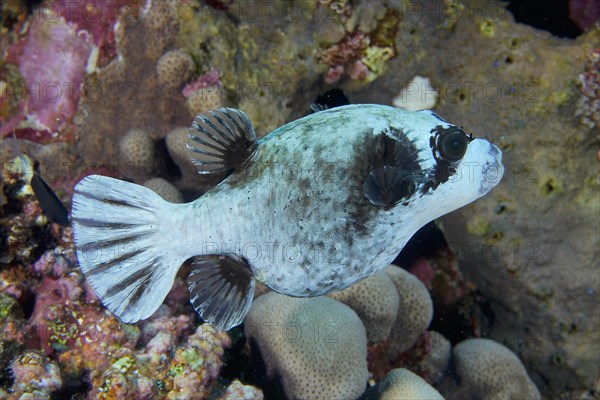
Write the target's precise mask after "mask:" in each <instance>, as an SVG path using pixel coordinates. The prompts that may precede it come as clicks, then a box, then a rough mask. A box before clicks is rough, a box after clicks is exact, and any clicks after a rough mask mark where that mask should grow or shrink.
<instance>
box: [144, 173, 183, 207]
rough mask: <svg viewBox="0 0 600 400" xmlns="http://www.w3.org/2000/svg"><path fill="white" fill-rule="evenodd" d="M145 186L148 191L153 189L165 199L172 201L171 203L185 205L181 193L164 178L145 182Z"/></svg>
mask: <svg viewBox="0 0 600 400" xmlns="http://www.w3.org/2000/svg"><path fill="white" fill-rule="evenodd" d="M144 186H146V187H147V188H148V189H152V190H153V191H154V192H156V193H157V194H158V195H160V197H162V198H163V199H165V200H167V201H170V202H171V203H183V195H182V194H181V192H180V191H179V190H178V189H177V188H176V187H175V186H173V185H172V184H171V183H170V182H169V181H167V180H165V179H163V178H152V179H148V180H147V181H146V182H144Z"/></svg>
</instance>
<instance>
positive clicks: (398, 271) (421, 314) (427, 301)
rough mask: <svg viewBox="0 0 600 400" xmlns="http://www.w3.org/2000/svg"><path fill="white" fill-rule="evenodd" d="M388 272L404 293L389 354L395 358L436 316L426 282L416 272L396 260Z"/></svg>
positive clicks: (390, 340) (388, 268) (411, 343)
mask: <svg viewBox="0 0 600 400" xmlns="http://www.w3.org/2000/svg"><path fill="white" fill-rule="evenodd" d="M385 272H386V273H387V274H388V275H389V276H390V278H391V280H392V282H394V285H395V286H396V289H397V290H398V293H399V294H400V306H399V308H398V317H397V318H396V322H394V326H393V327H392V331H391V333H390V338H389V343H390V346H389V356H390V357H391V358H394V357H396V356H397V355H398V354H399V353H401V352H403V351H405V350H407V349H409V348H410V347H411V346H412V345H413V344H414V343H415V340H416V339H417V338H418V337H419V335H421V334H422V333H423V332H424V331H425V329H427V327H428V326H429V323H430V322H431V319H432V318H433V303H432V301H431V296H430V295H429V292H428V291H427V288H426V287H425V285H423V283H421V281H419V279H417V278H416V277H415V276H414V275H412V274H410V273H409V272H406V271H405V270H403V269H402V268H400V267H398V266H395V265H393V264H392V265H390V266H388V267H387V268H386V269H385Z"/></svg>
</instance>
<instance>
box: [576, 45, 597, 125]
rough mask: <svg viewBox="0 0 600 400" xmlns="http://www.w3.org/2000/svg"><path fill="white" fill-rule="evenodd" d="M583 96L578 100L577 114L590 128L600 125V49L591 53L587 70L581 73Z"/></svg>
mask: <svg viewBox="0 0 600 400" xmlns="http://www.w3.org/2000/svg"><path fill="white" fill-rule="evenodd" d="M579 80H580V82H581V93H582V96H581V97H580V98H579V100H577V109H576V110H575V115H576V116H579V118H580V121H581V123H582V124H584V125H585V126H587V127H588V128H590V129H593V128H594V127H596V126H598V125H600V49H595V50H593V51H592V52H591V53H590V55H589V63H588V66H587V68H586V71H585V72H584V73H583V74H580V75H579Z"/></svg>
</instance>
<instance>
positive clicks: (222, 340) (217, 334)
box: [164, 324, 231, 399]
mask: <svg viewBox="0 0 600 400" xmlns="http://www.w3.org/2000/svg"><path fill="white" fill-rule="evenodd" d="M229 346H231V338H230V337H229V335H228V334H227V333H225V332H221V331H216V330H215V329H214V328H213V327H212V326H210V325H208V324H204V325H201V326H199V327H198V329H196V332H195V333H194V334H193V335H191V336H190V337H189V338H188V339H187V343H186V344H185V345H183V346H181V347H179V348H177V349H176V350H175V354H174V356H173V359H172V360H171V363H170V364H169V367H168V370H167V378H166V379H165V384H164V385H165V388H167V389H168V392H167V396H166V398H167V399H202V398H205V397H207V395H208V394H209V393H210V392H209V388H210V386H211V385H212V384H213V383H214V382H215V381H216V379H217V378H218V376H219V370H220V369H221V366H222V365H223V352H224V349H225V348H227V347H229Z"/></svg>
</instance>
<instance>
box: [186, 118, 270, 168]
mask: <svg viewBox="0 0 600 400" xmlns="http://www.w3.org/2000/svg"><path fill="white" fill-rule="evenodd" d="M187 148H188V149H189V150H190V155H191V157H192V162H193V163H194V165H196V168H197V170H198V173H199V174H212V173H221V172H230V171H231V170H238V169H240V168H241V167H242V166H243V164H244V163H245V162H247V161H248V160H249V159H250V158H251V157H252V155H254V153H256V150H257V148H258V143H257V141H256V134H255V133H254V127H253V126H252V122H250V119H249V118H248V116H247V115H246V113H244V112H243V111H241V110H238V109H235V108H225V107H224V108H219V109H218V110H214V111H209V112H208V113H207V114H200V115H198V116H197V117H196V118H195V119H194V122H193V123H192V126H191V128H190V132H189V134H188V142H187Z"/></svg>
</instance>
